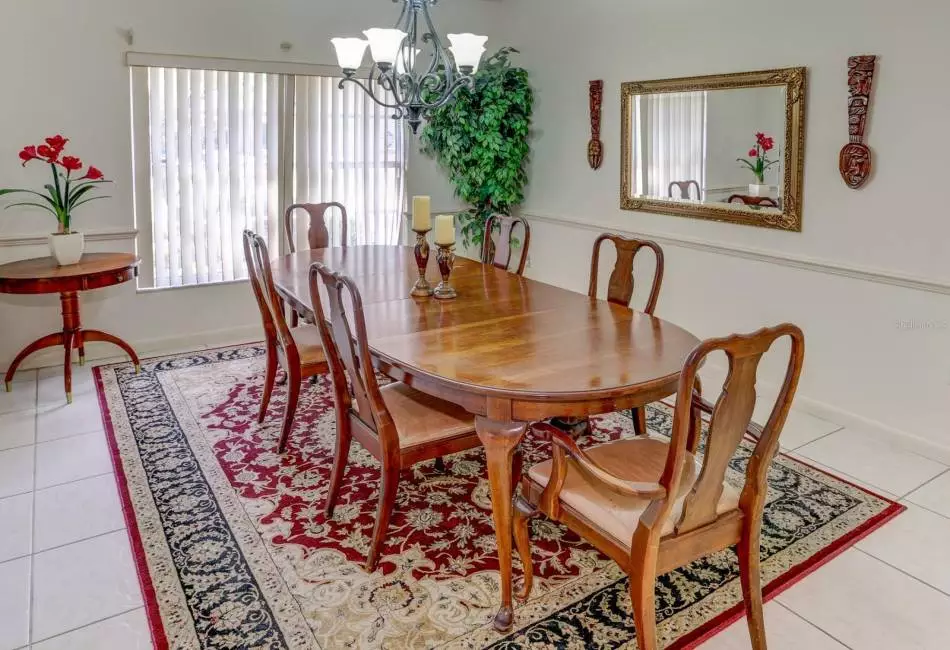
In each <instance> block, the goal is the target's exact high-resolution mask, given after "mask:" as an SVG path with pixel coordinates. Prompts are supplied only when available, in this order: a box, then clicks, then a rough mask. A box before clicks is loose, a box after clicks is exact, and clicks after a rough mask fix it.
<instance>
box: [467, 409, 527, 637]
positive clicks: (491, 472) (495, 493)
mask: <svg viewBox="0 0 950 650" xmlns="http://www.w3.org/2000/svg"><path fill="white" fill-rule="evenodd" d="M526 429H527V425H526V424H525V423H523V422H499V421H496V420H491V419H488V418H485V417H481V416H478V417H476V418H475V431H476V433H478V438H479V440H481V442H482V445H483V446H484V447H485V459H486V462H487V464H488V482H489V485H490V490H491V503H492V520H493V522H494V524H495V538H496V544H497V548H498V573H499V575H500V578H501V585H500V587H501V606H500V607H499V609H498V613H497V614H495V620H494V625H495V629H496V630H498V631H499V632H505V631H507V630H510V629H511V624H512V622H513V620H514V610H513V608H512V593H511V592H512V588H511V568H512V567H511V550H512V549H511V546H512V497H513V493H514V487H515V486H514V472H513V470H514V464H515V452H516V451H517V448H518V443H519V442H521V439H522V438H523V437H524V434H525V430H526Z"/></svg>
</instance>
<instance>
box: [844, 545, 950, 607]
mask: <svg viewBox="0 0 950 650" xmlns="http://www.w3.org/2000/svg"><path fill="white" fill-rule="evenodd" d="M854 549H855V550H856V551H860V552H861V553H864V554H865V555H867V556H868V557H869V558H871V559H872V560H877V561H878V562H880V563H881V564H885V565H887V566H889V567H891V568H892V569H894V570H895V571H897V572H899V573H903V574H904V575H905V576H907V577H908V578H911V579H913V580H915V581H917V582H919V583H920V584H922V585H924V586H925V587H928V588H930V589H933V590H934V591H936V592H937V593H938V594H941V595H943V596H946V597H947V598H950V593H947V592H946V591H944V590H943V589H941V588H940V587H935V586H934V585H932V584H930V583H929V582H926V581H925V580H921V579H920V578H918V577H917V576H915V575H913V574H910V573H907V572H906V571H904V569H902V568H900V567H898V566H894V565H893V564H891V563H890V562H888V561H887V560H882V559H881V558H879V557H878V556H876V555H874V554H873V553H871V552H870V551H866V550H864V549H863V548H860V547H859V546H858V545H857V544H855V545H854Z"/></svg>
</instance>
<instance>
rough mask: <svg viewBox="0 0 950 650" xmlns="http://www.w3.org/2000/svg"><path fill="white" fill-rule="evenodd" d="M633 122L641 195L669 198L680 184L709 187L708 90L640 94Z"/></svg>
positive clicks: (639, 193)
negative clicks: (677, 184) (693, 183)
mask: <svg viewBox="0 0 950 650" xmlns="http://www.w3.org/2000/svg"><path fill="white" fill-rule="evenodd" d="M633 119H634V147H635V152H634V153H635V156H636V157H635V161H636V163H635V167H634V169H635V170H637V173H636V175H635V178H634V189H635V193H636V194H637V195H640V196H652V197H667V196H669V191H670V183H674V182H680V181H696V183H697V184H698V185H699V187H700V188H705V187H706V93H705V92H704V91H700V92H686V93H655V94H652V95H638V96H637V97H636V104H635V105H634V115H633ZM690 198H692V199H694V200H700V201H701V200H703V196H698V197H697V196H692V197H690Z"/></svg>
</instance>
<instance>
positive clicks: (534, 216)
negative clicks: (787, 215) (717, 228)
mask: <svg viewBox="0 0 950 650" xmlns="http://www.w3.org/2000/svg"><path fill="white" fill-rule="evenodd" d="M522 216H523V217H525V218H526V219H528V220H529V221H539V222H541V223H550V224H554V225H557V226H563V227H567V228H578V229H580V230H589V231H592V232H597V233H602V232H616V233H619V234H622V235H629V236H632V237H641V238H645V239H652V240H653V241H656V242H657V243H659V244H664V245H669V246H678V247H680V248H689V249H692V250H698V251H703V252H706V253H715V254H718V255H728V256H730V257H740V258H743V259H748V260H754V261H756V262H765V263H767V264H777V265H779V266H787V267H790V268H794V269H803V270H806V271H812V272H814V273H824V274H827V275H837V276H841V277H846V278H852V279H855V280H862V281H864V282H872V283H876V284H889V285H892V286H896V287H903V288H905V289H914V290H916V291H927V292H930V293H938V294H942V295H950V280H934V279H930V278H921V277H916V276H912V275H907V274H904V273H900V272H897V271H888V270H881V269H869V268H864V267H859V266H853V265H849V264H839V263H836V262H830V261H826V260H819V259H815V258H810V257H804V256H799V255H789V254H785V253H779V252H776V251H767V250H762V249H755V248H747V247H744V246H736V245H733V244H726V243H723V242H712V241H704V240H699V239H693V238H691V237H682V236H679V235H670V234H664V233H656V232H640V231H633V230H627V229H624V228H617V227H616V226H614V225H611V224H607V223H597V222H579V221H573V220H571V219H569V218H566V217H561V216H553V215H545V214H538V213H536V212H531V211H530V210H528V211H525V212H523V213H522Z"/></svg>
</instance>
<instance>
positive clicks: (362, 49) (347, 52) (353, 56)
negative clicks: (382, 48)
mask: <svg viewBox="0 0 950 650" xmlns="http://www.w3.org/2000/svg"><path fill="white" fill-rule="evenodd" d="M330 42H331V43H333V47H334V48H335V49H336V60H337V61H338V62H339V63H340V67H341V68H343V69H344V70H359V68H360V66H361V65H363V56H364V55H365V54H366V46H367V45H369V41H364V40H363V39H362V38H334V39H332V40H331V41H330Z"/></svg>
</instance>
